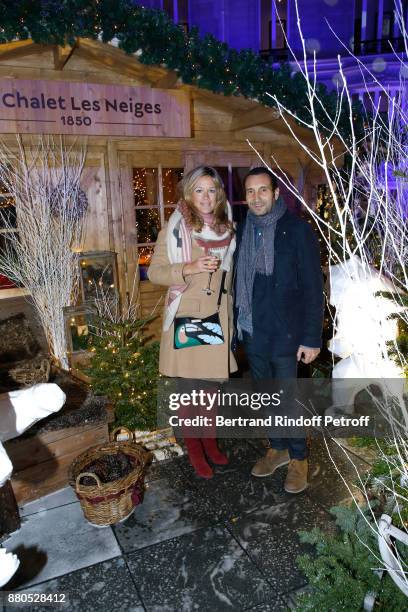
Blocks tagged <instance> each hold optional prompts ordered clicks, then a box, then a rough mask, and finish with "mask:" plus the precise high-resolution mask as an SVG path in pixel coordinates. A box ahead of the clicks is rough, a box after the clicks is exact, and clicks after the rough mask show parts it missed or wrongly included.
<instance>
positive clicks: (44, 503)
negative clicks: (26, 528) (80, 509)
mask: <svg viewBox="0 0 408 612" xmlns="http://www.w3.org/2000/svg"><path fill="white" fill-rule="evenodd" d="M77 501H78V498H77V496H76V495H75V491H74V490H73V488H72V487H69V486H68V487H64V488H63V489H60V490H59V491H55V492H54V493H50V494H49V495H44V497H41V498H40V499H36V500H35V501H32V502H28V503H27V504H25V505H24V506H21V507H20V516H21V517H25V516H29V515H30V514H35V513H37V512H43V511H44V510H51V509H52V508H59V507H60V506H64V505H65V504H72V503H74V502H77Z"/></svg>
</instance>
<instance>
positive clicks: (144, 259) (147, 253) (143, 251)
mask: <svg viewBox="0 0 408 612" xmlns="http://www.w3.org/2000/svg"><path fill="white" fill-rule="evenodd" d="M138 254H139V274H140V280H148V278H147V269H148V267H149V264H150V259H151V257H152V255H153V247H149V246H142V247H139V248H138Z"/></svg>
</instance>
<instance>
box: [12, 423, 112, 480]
mask: <svg viewBox="0 0 408 612" xmlns="http://www.w3.org/2000/svg"><path fill="white" fill-rule="evenodd" d="M72 429H73V431H72V432H71V435H66V436H64V437H62V438H58V439H55V440H54V441H52V442H50V441H48V442H45V441H44V437H42V436H33V437H31V438H26V439H21V440H19V439H18V438H16V440H15V442H16V443H15V444H13V445H12V446H11V448H7V453H8V455H9V458H10V461H11V462H12V464H13V468H14V472H19V471H21V470H25V469H27V468H29V467H30V466H33V465H37V464H40V463H44V462H46V461H50V460H52V459H58V458H59V457H63V456H64V455H67V454H68V453H70V452H74V451H77V452H78V455H79V454H80V453H81V452H82V451H83V450H86V449H87V448H88V447H89V446H92V444H98V443H99V440H100V443H101V444H103V442H106V441H107V440H108V437H107V435H108V429H107V425H106V423H103V424H101V425H98V426H95V425H94V426H93V427H86V426H85V427H82V426H81V427H76V428H72ZM93 440H98V442H93Z"/></svg>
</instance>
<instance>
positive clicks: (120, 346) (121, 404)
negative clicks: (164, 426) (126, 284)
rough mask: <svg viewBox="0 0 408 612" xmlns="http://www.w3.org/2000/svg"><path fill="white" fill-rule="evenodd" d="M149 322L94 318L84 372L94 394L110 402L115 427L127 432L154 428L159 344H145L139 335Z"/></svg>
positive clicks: (141, 335) (149, 319)
mask: <svg viewBox="0 0 408 612" xmlns="http://www.w3.org/2000/svg"><path fill="white" fill-rule="evenodd" d="M152 319H153V317H150V318H148V319H134V318H133V317H130V318H125V319H122V320H119V321H112V320H110V319H109V318H105V317H101V316H99V315H95V319H94V330H95V332H94V333H93V334H92V340H91V347H90V351H91V352H92V358H91V361H90V365H89V367H88V368H86V369H85V373H86V374H87V375H88V376H89V378H90V381H91V382H90V384H91V387H92V389H93V391H94V393H95V394H96V395H105V396H106V397H108V398H109V399H110V400H111V401H112V403H113V406H114V409H115V417H116V422H115V425H116V426H119V425H123V426H125V427H128V428H129V429H131V430H135V429H142V430H146V429H148V430H151V429H154V428H155V426H156V400H157V389H156V386H157V385H156V383H157V379H158V377H159V370H158V363H159V343H158V342H153V343H150V344H147V343H146V338H145V337H144V335H143V327H144V326H145V325H146V323H148V322H149V321H151V320H152Z"/></svg>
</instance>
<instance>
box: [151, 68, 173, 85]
mask: <svg viewBox="0 0 408 612" xmlns="http://www.w3.org/2000/svg"><path fill="white" fill-rule="evenodd" d="M178 80H179V76H178V74H177V72H174V71H173V70H169V71H168V72H167V74H165V75H164V76H162V77H159V78H158V79H157V81H155V82H154V83H153V84H152V87H161V88H163V89H173V88H174V87H175V86H176V85H177V81H178Z"/></svg>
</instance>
